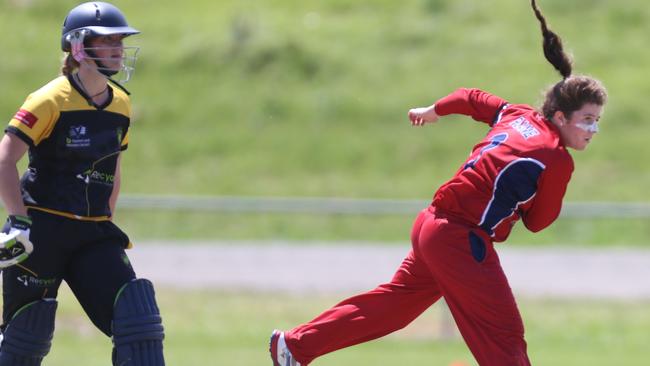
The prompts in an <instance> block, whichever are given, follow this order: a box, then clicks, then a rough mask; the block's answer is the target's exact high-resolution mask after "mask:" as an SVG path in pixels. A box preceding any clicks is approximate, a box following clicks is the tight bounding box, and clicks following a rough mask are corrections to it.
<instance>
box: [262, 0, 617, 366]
mask: <svg viewBox="0 0 650 366" xmlns="http://www.w3.org/2000/svg"><path fill="white" fill-rule="evenodd" d="M532 7H533V9H534V11H535V14H536V17H537V19H538V20H539V21H540V23H541V29H542V34H543V37H544V42H543V47H544V55H545V56H546V59H547V60H548V61H549V62H550V63H551V64H552V65H553V66H554V67H555V69H557V70H558V71H559V72H560V74H561V75H562V80H561V81H560V82H558V83H557V84H555V85H554V86H553V87H552V88H550V89H549V90H548V91H547V93H546V97H545V100H544V103H543V106H542V108H541V110H540V111H538V110H536V109H534V108H532V107H530V106H528V105H525V104H512V103H509V102H507V101H506V100H504V99H501V98H499V97H497V96H494V95H491V94H489V93H486V92H484V91H481V90H477V89H458V90H456V91H455V92H453V93H451V94H450V95H448V96H446V97H444V98H442V99H440V100H438V101H436V102H435V104H433V105H431V106H429V107H424V108H414V109H411V110H410V111H409V112H408V117H409V119H410V121H411V124H412V125H414V126H423V125H425V124H427V123H434V122H436V121H437V120H438V118H439V117H440V116H446V115H450V114H462V115H466V116H470V117H472V118H473V119H474V120H476V121H479V122H483V123H486V124H487V125H489V126H490V130H489V132H488V134H487V136H486V137H485V138H484V139H483V140H482V141H480V142H479V143H478V144H477V145H476V146H475V147H474V149H473V151H472V153H471V155H470V156H469V158H468V159H467V160H466V161H465V162H464V163H463V164H462V165H461V166H460V169H459V170H458V171H457V173H456V175H455V176H454V177H453V178H452V179H451V180H449V181H448V182H447V183H445V184H444V185H442V186H441V187H440V188H439V189H438V191H437V192H436V193H435V196H434V198H433V202H432V203H431V205H430V206H429V207H428V208H426V209H425V210H423V211H422V212H421V213H420V214H419V216H418V217H417V219H416V220H415V224H414V226H413V230H412V233H411V242H412V250H411V251H410V253H409V254H408V255H407V257H406V259H404V261H403V263H402V264H401V266H400V267H399V269H398V270H397V272H396V273H395V275H394V277H393V279H392V280H391V281H390V282H389V283H386V284H383V285H380V286H379V287H377V288H375V289H374V290H372V291H369V292H366V293H364V294H360V295H357V296H354V297H352V298H349V299H347V300H344V301H343V302H341V303H339V304H338V305H335V306H334V307H333V308H331V309H329V310H327V311H325V312H324V313H322V314H321V315H319V316H318V317H316V318H315V319H313V320H312V321H310V322H308V323H306V324H302V325H300V326H298V327H296V328H294V329H292V330H290V331H287V332H281V331H274V332H273V334H272V336H271V342H270V352H271V358H272V359H273V365H275V366H296V365H303V366H304V365H308V364H309V363H311V362H312V361H313V360H314V359H315V358H317V357H319V356H321V355H324V354H326V353H329V352H332V351H335V350H337V349H340V348H344V347H349V346H352V345H355V344H359V343H362V342H366V341H369V340H372V339H376V338H379V337H382V336H384V335H387V334H389V333H391V332H394V331H396V330H398V329H401V328H403V327H405V326H406V325H407V324H409V323H410V322H411V321H413V320H414V319H415V318H416V317H417V316H418V315H420V314H421V313H422V312H423V311H424V310H426V309H427V308H428V307H429V306H431V305H432V304H433V303H435V302H436V301H437V300H438V299H440V297H444V298H445V301H446V302H447V304H448V305H449V308H450V310H451V313H452V315H453V317H454V319H455V321H456V324H457V326H458V328H459V330H460V332H461V334H462V336H463V338H464V340H465V342H466V343H467V345H468V347H469V349H470V350H471V352H472V354H473V355H474V357H475V358H476V360H477V361H478V364H479V365H481V366H527V365H530V361H529V359H528V355H527V351H526V341H525V340H524V325H523V322H522V318H521V316H520V314H519V310H518V308H517V304H516V302H515V299H514V297H513V294H512V290H511V289H510V286H509V284H508V280H507V278H506V276H505V274H504V272H503V270H502V268H501V264H500V263H499V256H498V254H497V252H496V251H495V249H494V245H493V243H494V242H501V241H504V240H506V238H507V237H508V234H509V233H510V230H511V228H512V226H513V224H515V222H516V221H517V220H521V221H523V223H524V225H525V226H526V228H528V229H529V230H530V231H533V232H537V231H540V230H542V229H544V228H545V227H547V226H549V225H550V224H551V223H552V222H553V221H554V220H555V219H556V218H557V217H558V215H559V213H560V208H561V206H562V199H563V197H564V193H565V191H566V188H567V184H568V183H569V180H570V178H571V173H572V172H573V168H574V165H573V160H572V158H571V155H570V154H569V151H568V150H569V149H574V150H578V151H580V150H584V149H585V148H586V147H587V145H588V144H589V143H590V142H591V139H592V138H593V137H594V134H595V133H596V132H598V120H599V119H600V115H601V112H602V108H603V106H604V104H605V103H606V98H607V95H606V91H605V89H604V87H603V86H602V85H601V83H600V82H598V81H597V80H594V79H592V78H590V77H585V76H573V75H572V66H571V62H570V60H569V58H568V57H567V56H566V54H565V53H564V51H563V49H562V42H561V40H560V38H559V37H558V36H557V35H556V34H555V33H553V32H552V31H550V30H549V29H548V28H547V25H546V20H545V18H544V17H543V15H542V14H541V13H540V11H539V9H538V8H537V4H536V2H535V0H532Z"/></svg>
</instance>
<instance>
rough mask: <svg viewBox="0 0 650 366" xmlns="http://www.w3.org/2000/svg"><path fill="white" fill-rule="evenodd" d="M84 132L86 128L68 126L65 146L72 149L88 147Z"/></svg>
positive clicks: (88, 140)
mask: <svg viewBox="0 0 650 366" xmlns="http://www.w3.org/2000/svg"><path fill="white" fill-rule="evenodd" d="M86 132H87V131H86V126H82V125H80V126H70V131H68V137H66V138H65V145H66V146H67V147H73V148H77V147H88V146H90V138H88V137H87V136H86Z"/></svg>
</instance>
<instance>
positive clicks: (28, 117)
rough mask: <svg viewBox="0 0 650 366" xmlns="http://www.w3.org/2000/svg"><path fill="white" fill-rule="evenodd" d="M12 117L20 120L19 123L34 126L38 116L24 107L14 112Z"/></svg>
mask: <svg viewBox="0 0 650 366" xmlns="http://www.w3.org/2000/svg"><path fill="white" fill-rule="evenodd" d="M14 119H17V120H18V121H20V123H22V124H24V125H25V126H27V127H29V128H32V127H34V125H35V124H36V122H37V121H38V117H36V116H35V115H34V114H32V113H31V112H30V111H28V110H25V109H21V110H19V111H18V112H16V115H15V116H14Z"/></svg>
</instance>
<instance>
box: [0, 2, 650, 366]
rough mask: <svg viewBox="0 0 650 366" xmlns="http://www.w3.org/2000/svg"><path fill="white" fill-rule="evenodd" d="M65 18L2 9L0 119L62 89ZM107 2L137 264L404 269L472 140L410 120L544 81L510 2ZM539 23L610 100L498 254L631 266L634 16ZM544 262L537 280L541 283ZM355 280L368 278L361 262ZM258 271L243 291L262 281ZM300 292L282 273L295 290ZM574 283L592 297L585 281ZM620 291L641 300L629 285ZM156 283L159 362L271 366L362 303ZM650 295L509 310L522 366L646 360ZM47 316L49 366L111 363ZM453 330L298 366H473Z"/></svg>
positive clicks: (463, 132) (641, 200)
mask: <svg viewBox="0 0 650 366" xmlns="http://www.w3.org/2000/svg"><path fill="white" fill-rule="evenodd" d="M78 3H79V2H78V1H67V0H57V1H52V0H0V30H1V31H2V34H3V37H2V38H1V41H0V44H1V45H2V50H3V52H2V58H1V59H0V117H1V118H3V119H4V120H5V121H6V122H8V121H9V120H10V119H11V117H12V116H13V114H14V113H15V112H16V111H17V109H18V108H19V107H20V105H21V104H22V102H23V101H24V99H25V97H26V96H27V95H28V94H29V93H30V92H32V91H34V90H36V89H38V88H39V87H41V86H42V85H44V84H45V83H46V82H48V81H49V80H51V79H53V78H55V77H56V76H57V75H58V74H59V68H60V63H61V59H62V56H63V55H62V52H61V50H60V37H61V33H60V30H61V25H62V23H63V19H64V18H65V15H66V14H67V13H68V11H69V10H70V9H71V8H73V7H74V6H76V5H77V4H78ZM112 3H113V4H115V5H116V6H118V7H119V8H120V9H121V10H122V11H123V12H124V13H125V15H126V17H127V20H128V21H129V24H130V25H131V26H133V27H135V28H137V29H139V30H141V31H142V34H140V35H136V36H133V37H130V38H128V39H127V40H126V44H127V45H133V46H140V47H141V50H140V54H139V59H138V61H137V64H136V71H135V75H134V77H133V79H132V80H131V81H130V82H129V83H128V84H127V85H126V86H127V88H128V89H129V90H130V91H131V93H132V96H131V97H132V99H131V100H132V103H133V111H134V112H133V118H132V127H131V132H130V144H129V149H128V150H127V151H126V153H125V154H124V156H123V159H122V161H123V167H122V174H123V179H122V196H121V198H120V204H119V208H118V210H117V212H116V213H115V220H116V222H117V223H118V224H119V225H120V226H121V227H122V228H123V229H124V230H125V231H126V232H127V233H129V235H130V236H131V238H132V241H133V242H134V243H135V244H136V248H135V249H134V250H133V255H134V256H136V257H137V256H138V253H139V252H138V250H152V251H155V250H158V249H160V250H165V248H167V249H169V248H179V247H180V248H196V247H200V248H204V249H205V247H208V248H211V249H210V250H212V252H211V253H213V254H211V255H216V256H219V255H220V254H219V253H222V252H223V253H226V252H228V250H232V249H233V248H249V249H250V255H251V256H253V255H254V254H255V253H257V254H258V255H260V253H262V254H263V253H266V252H265V251H264V250H268V249H269V248H277V247H281V248H284V249H285V250H286V252H287V255H285V256H284V257H279V258H280V259H277V258H276V257H273V263H272V265H275V266H277V267H285V268H286V267H289V268H291V267H292V266H293V265H295V264H297V263H295V260H294V261H293V263H292V257H291V253H293V252H299V251H300V250H303V249H304V248H314V247H318V248H320V249H323V250H324V251H325V252H327V251H328V250H329V252H336V251H337V250H340V252H341V253H347V252H345V250H346V248H348V247H350V246H353V247H355V248H356V247H359V248H362V249H363V250H364V252H363V253H367V252H365V250H370V251H372V250H373V248H378V250H389V253H391V254H387V255H393V254H392V253H394V252H393V250H396V251H397V253H403V254H406V252H407V251H408V248H409V243H408V236H409V232H410V226H411V222H412V220H413V218H414V217H415V215H416V214H417V212H418V210H419V209H420V208H423V207H425V206H426V205H427V204H428V202H429V200H430V198H431V197H432V195H433V192H434V191H435V189H436V188H437V187H438V186H439V185H440V184H442V183H444V182H445V181H446V180H447V179H449V178H450V177H451V176H452V175H453V173H454V172H455V170H456V169H457V168H458V167H459V165H460V164H461V162H462V161H464V159H465V157H466V156H467V154H468V153H469V152H470V150H471V147H472V146H473V144H474V143H475V142H476V141H478V140H479V139H480V138H481V137H482V136H483V135H484V134H485V133H486V132H487V128H486V126H485V125H483V124H480V123H475V122H473V121H472V120H471V119H469V118H463V117H448V118H445V119H443V120H442V121H441V123H439V124H437V125H435V126H427V127H426V128H417V129H416V128H412V127H410V124H409V122H408V120H407V118H406V112H407V111H408V109H409V108H412V107H418V106H425V105H429V104H431V103H433V102H434V101H435V100H436V99H438V98H439V97H442V96H444V95H446V94H448V93H449V92H451V91H453V90H454V89H456V88H458V87H477V88H481V89H484V90H486V91H489V92H491V93H494V94H497V95H499V96H501V97H503V98H505V99H507V100H509V101H510V102H513V103H526V104H531V105H539V104H540V103H541V101H542V94H543V91H544V90H545V89H546V88H547V87H548V86H550V85H552V84H554V83H555V82H557V81H559V78H560V77H559V75H558V74H557V73H556V72H555V70H554V69H553V68H552V66H551V65H550V64H549V63H548V62H547V61H546V60H545V59H544V57H543V54H542V49H541V33H540V30H539V24H538V22H537V21H536V19H535V17H534V15H533V13H532V10H531V8H530V2H529V1H527V0H493V1H489V2H486V1H479V0H404V1H400V2H396V1H389V0H355V1H350V0H328V1H313V0H303V1H295V0H239V1H230V0H221V1H208V0H192V1H187V2H177V1H170V0H157V1H154V0H131V1H126V0H115V1H112ZM539 6H540V7H541V9H542V11H543V12H544V14H545V15H546V17H547V20H548V22H549V26H550V28H551V29H552V30H554V31H555V32H556V33H558V34H559V35H560V36H561V37H562V38H563V40H564V46H565V49H566V50H568V51H569V52H570V53H571V54H573V55H574V61H575V62H574V72H575V73H577V74H587V75H591V76H594V77H596V78H598V79H600V80H601V81H602V82H603V83H604V84H605V86H606V87H607V89H608V92H609V95H610V99H609V103H608V104H607V106H606V107H605V110H604V115H603V118H602V123H601V132H600V133H599V134H598V135H597V136H596V138H595V139H594V141H593V143H592V144H590V146H589V148H588V149H587V150H586V151H584V152H581V153H574V154H573V156H574V160H575V162H576V171H575V173H574V175H573V178H572V181H571V184H570V186H569V189H568V192H567V196H566V202H567V204H566V206H565V207H566V209H565V210H564V211H563V216H562V217H561V219H560V220H558V221H557V222H556V223H555V224H554V225H553V226H552V227H551V228H549V229H547V230H545V231H543V232H541V233H538V234H534V235H533V234H531V233H529V232H527V231H525V229H524V228H523V227H522V226H521V225H519V226H517V227H516V228H515V230H514V231H513V234H512V236H511V238H510V239H509V241H508V244H505V246H507V248H508V249H510V248H511V247H512V248H524V249H526V248H528V249H531V250H533V249H534V250H535V251H533V252H532V253H538V252H536V250H547V251H549V252H553V253H559V255H560V257H561V255H562V253H563V252H562V251H563V250H567V249H568V250H579V251H580V253H596V254H598V253H600V255H605V256H606V257H607V256H608V255H610V253H619V252H620V251H622V250H624V251H626V252H629V253H632V254H631V256H632V257H637V258H639V256H641V255H646V254H647V244H648V239H647V238H648V236H649V235H650V225H648V216H650V205H649V204H648V197H647V187H648V186H650V169H647V168H646V167H645V164H644V163H643V159H644V158H645V157H647V156H650V151H648V149H650V145H648V144H647V143H646V139H647V136H650V125H649V124H648V123H646V116H647V115H649V114H650V104H648V103H647V101H646V99H647V97H648V96H649V95H650V82H648V80H646V78H645V77H643V75H646V74H647V67H648V64H649V61H650V51H649V48H648V47H647V43H648V41H647V35H648V34H650V9H649V8H648V7H647V4H646V3H645V2H643V1H641V0H620V1H617V2H611V1H604V0H602V1H601V0H572V1H570V2H568V1H562V0H540V1H539ZM646 145H648V146H646ZM21 164H23V165H22V166H24V165H25V162H22V163H21ZM161 248H162V249H161ZM257 249H259V250H257ZM169 250H171V252H170V253H175V254H170V256H171V259H169V258H168V259H169V260H170V261H169V263H170V265H169V266H168V267H164V268H162V270H163V271H165V272H166V274H167V275H169V276H172V277H173V276H177V277H179V278H183V277H192V276H193V274H192V273H191V271H188V269H187V267H184V266H183V265H179V262H178V261H176V262H175V261H174V257H173V256H174V255H178V253H177V252H174V251H173V249H169ZM504 250H505V248H504ZM140 253H142V252H140ZM146 253H154V252H146ZM215 253H216V254H215ZM636 253H640V254H638V255H637V254H636ZM148 255H149V254H147V255H143V256H142V257H141V258H140V257H138V262H136V271H137V270H138V267H137V265H138V264H140V263H142V266H147V263H146V262H147V256H148ZM153 255H154V254H151V256H153ZM224 255H225V254H224ZM362 255H365V254H362ZM208 258H209V257H208ZM578 258H579V257H578ZM643 258H647V257H643ZM400 259H401V258H400V257H399V255H398V257H397V258H396V262H395V267H396V265H397V263H399V261H400ZM161 260H162V259H161ZM244 260H245V259H244ZM269 260H270V259H269ZM391 263H392V262H391ZM644 263H646V262H644ZM307 265H309V263H308V264H307ZM545 265H547V268H548V271H549V272H553V271H554V270H556V269H557V266H558V264H557V263H556V262H554V261H549V262H548V263H545ZM642 265H645V264H642ZM622 266H624V264H623V265H622ZM354 267H359V268H361V269H362V270H364V271H367V272H368V273H373V271H376V270H377V269H378V268H376V267H373V266H372V265H366V264H364V263H363V262H360V263H358V265H356V266H354ZM395 267H393V265H392V264H391V265H390V266H389V268H387V269H388V270H389V272H392V270H393V269H394V268H395ZM646 267H650V263H647V266H646ZM147 268H148V267H147ZM264 268H266V267H264ZM269 268H270V269H269V271H270V272H271V273H268V272H266V273H264V272H263V271H260V272H262V273H259V277H266V278H268V277H272V276H273V275H274V273H273V272H274V270H273V268H274V267H272V266H271V267H269ZM597 269H598V268H596V270H597ZM152 270H153V269H152ZM158 270H161V269H160V268H158ZM215 270H216V269H215ZM251 270H252V271H254V269H251ZM314 270H316V269H315V268H314ZM330 270H333V271H334V272H336V268H330ZM381 270H386V268H381ZM560 272H561V271H560ZM325 273H326V274H325V275H326V276H327V272H326V271H325ZM561 273H564V272H561ZM595 273H598V272H595ZM152 276H153V274H152ZM205 276H206V277H209V276H210V274H209V273H208V274H205ZM301 276H302V274H301V273H300V270H299V269H296V273H295V274H294V277H301ZM361 276H363V275H361ZM369 276H370V277H371V276H372V275H369ZM568 276H571V273H570V272H569V274H568ZM388 279H389V277H383V280H384V281H385V280H388ZM194 280H196V281H200V279H194ZM589 280H591V283H589V285H590V286H593V285H594V283H596V284H598V283H599V282H600V281H601V279H598V278H588V279H587V281H589ZM341 281H344V280H341ZM558 281H561V280H558ZM621 281H625V282H639V283H647V282H648V280H647V277H635V276H634V275H631V276H628V277H626V278H624V279H623V280H621ZM208 282H209V281H208ZM374 284H375V282H371V284H370V286H372V285H374ZM621 285H623V284H621ZM360 286H362V285H360ZM613 286H616V284H614V285H613ZM156 287H157V289H158V296H159V298H160V300H159V301H160V303H161V304H160V306H161V309H162V311H163V316H164V318H165V322H166V324H165V325H166V329H167V340H166V349H167V357H168V363H169V364H172V365H176V364H179V365H180V364H182V365H205V364H215V365H222V364H233V363H234V364H237V365H261V364H269V361H268V358H267V357H268V356H267V353H266V347H267V344H266V342H267V339H268V336H269V335H270V332H271V330H272V329H273V328H274V327H279V328H291V327H293V326H295V325H297V324H299V323H302V322H305V321H308V320H310V319H311V318H312V317H314V316H315V315H317V314H318V313H319V312H320V311H322V310H324V309H325V308H327V307H329V306H331V305H332V304H334V303H335V302H337V301H338V300H340V299H342V298H343V297H347V296H349V295H352V294H354V293H356V292H358V291H357V290H358V289H356V288H354V289H351V288H339V289H336V288H335V289H333V290H332V291H319V290H318V289H317V288H314V289H311V290H310V289H308V288H307V289H303V290H301V291H282V290H275V289H273V288H271V289H269V288H266V289H265V288H264V287H263V286H262V288H260V289H258V290H255V289H249V288H246V289H241V290H237V289H236V288H235V287H233V286H219V285H215V286H206V287H191V288H188V287H187V286H176V285H174V284H171V283H167V282H164V281H161V283H157V284H156ZM518 288H519V287H515V292H516V293H518ZM361 289H369V287H368V288H365V287H364V288H361ZM522 292H525V291H523V290H522ZM569 295H570V294H569ZM648 298H650V296H647V294H645V295H644V294H634V293H633V294H632V295H631V296H624V297H616V298H610V297H608V296H606V295H602V294H600V295H599V296H584V294H576V296H567V295H566V294H565V295H562V296H557V295H555V296H554V295H552V294H551V295H549V296H534V295H530V296H529V295H528V294H527V293H526V294H525V296H521V297H520V302H521V304H520V306H521V310H522V313H523V316H524V319H525V322H526V325H527V338H528V341H529V344H530V355H531V359H532V360H533V362H534V363H535V364H538V365H564V364H572V365H612V364H643V363H644V362H646V360H647V359H648V358H650V351H648V350H647V347H646V345H647V343H648V341H650V340H649V339H648V338H649V337H648V334H647V329H648V328H649V327H650V308H649V307H648V305H650V304H649V302H648ZM61 300H62V301H61V302H62V303H61V307H60V312H59V318H58V322H57V327H58V330H57V333H56V338H55V341H54V346H53V350H52V353H51V355H50V356H49V357H48V359H47V360H46V362H45V364H47V365H67V364H71V363H73V362H77V361H76V360H78V359H79V358H82V359H84V361H87V362H85V364H86V365H108V364H109V354H110V342H109V341H108V340H106V339H105V338H104V337H103V336H102V335H101V334H100V333H99V331H97V330H95V329H94V328H93V327H92V325H91V324H90V322H89V321H88V320H87V319H86V318H85V315H84V314H83V311H82V310H81V308H80V307H79V306H78V305H77V304H76V302H75V301H74V299H73V298H72V296H71V295H70V294H69V293H68V292H66V291H65V289H63V290H62V295H61ZM450 322H451V320H450V319H449V315H448V314H447V313H446V310H445V309H444V307H443V306H439V305H436V307H434V308H433V309H432V310H431V311H430V312H428V313H426V314H425V315H424V316H423V317H422V318H420V319H418V320H417V321H416V322H415V323H414V324H412V325H411V326H410V327H408V328H407V329H405V330H403V331H401V332H398V333H396V334H395V335H391V336H389V337H386V338H384V339H382V340H379V341H377V342H373V343H369V344H365V345H362V346H359V347H355V348H352V349H348V350H343V351H341V352H338V353H336V354H333V355H328V356H326V357H324V358H322V360H319V361H317V362H315V363H314V364H318V365H343V366H345V365H383V364H386V365H388V364H394V363H397V362H401V363H403V364H413V365H416V364H432V365H449V364H451V363H453V362H455V361H458V362H462V363H465V364H466V365H473V363H472V362H473V360H472V358H471V355H470V354H469V352H468V351H467V350H466V348H465V346H464V344H463V343H462V339H461V338H460V337H459V336H458V335H457V334H455V333H454V329H453V324H450ZM206 360H214V361H206Z"/></svg>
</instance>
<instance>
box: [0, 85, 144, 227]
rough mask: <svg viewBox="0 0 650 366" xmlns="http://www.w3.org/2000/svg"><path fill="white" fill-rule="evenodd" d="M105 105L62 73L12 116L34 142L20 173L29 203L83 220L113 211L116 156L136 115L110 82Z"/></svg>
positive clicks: (12, 126) (13, 126) (15, 129)
mask: <svg viewBox="0 0 650 366" xmlns="http://www.w3.org/2000/svg"><path fill="white" fill-rule="evenodd" d="M108 91H109V98H108V100H107V102H106V103H105V104H104V105H101V106H97V105H91V104H90V103H89V102H88V101H87V100H88V99H87V97H88V96H87V95H85V93H84V92H83V90H82V89H81V88H80V87H79V86H78V85H77V84H76V83H75V81H74V79H72V78H71V77H67V76H61V77H58V78H56V79H54V80H53V81H51V82H50V83H48V84H47V85H45V86H44V87H42V88H41V89H39V90H37V91H35V92H34V93H32V94H30V95H29V96H28V97H27V100H26V101H25V103H24V104H23V105H22V107H21V108H20V110H19V111H18V112H17V113H16V115H15V116H14V117H13V118H12V120H11V122H9V126H8V127H7V128H6V129H5V133H11V134H14V135H16V136H17V137H18V138H20V139H21V140H23V141H24V142H25V143H27V144H28V145H29V166H28V169H27V171H26V172H25V174H24V175H23V177H22V178H21V189H22V195H23V201H24V203H25V205H26V206H27V207H28V208H33V209H38V210H42V211H46V212H50V213H54V214H59V215H63V216H67V217H71V218H76V219H82V220H103V219H108V218H109V217H110V216H111V212H110V207H109V198H110V196H111V193H112V191H113V183H114V179H115V171H116V167H117V157H118V155H119V153H120V152H121V151H123V150H126V148H127V144H128V131H129V124H130V117H131V104H130V100H129V97H128V95H127V94H126V93H125V92H124V91H122V90H120V89H118V88H113V87H112V86H111V85H110V84H109V90H108Z"/></svg>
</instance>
